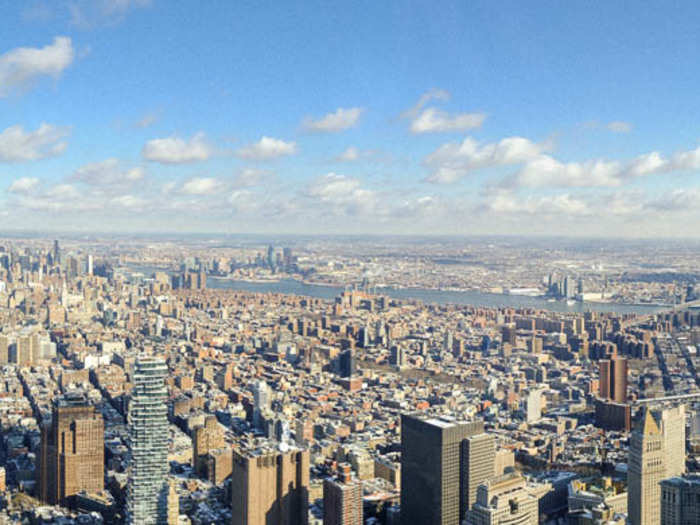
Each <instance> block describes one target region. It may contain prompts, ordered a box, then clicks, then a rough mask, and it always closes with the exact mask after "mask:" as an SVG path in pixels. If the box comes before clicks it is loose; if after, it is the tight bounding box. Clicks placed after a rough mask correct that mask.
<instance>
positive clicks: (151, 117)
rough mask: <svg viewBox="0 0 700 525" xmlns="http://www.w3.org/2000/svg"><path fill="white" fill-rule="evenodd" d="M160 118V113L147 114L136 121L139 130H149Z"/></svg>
mask: <svg viewBox="0 0 700 525" xmlns="http://www.w3.org/2000/svg"><path fill="white" fill-rule="evenodd" d="M158 118H159V115H158V113H154V112H150V113H146V114H145V115H144V116H143V117H141V118H140V119H139V120H137V121H136V123H135V125H136V127H137V128H142V129H143V128H148V127H151V126H152V125H153V124H155V123H156V122H157V121H158Z"/></svg>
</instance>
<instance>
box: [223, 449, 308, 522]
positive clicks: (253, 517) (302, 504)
mask: <svg viewBox="0 0 700 525" xmlns="http://www.w3.org/2000/svg"><path fill="white" fill-rule="evenodd" d="M309 475H310V466H309V451H308V450H300V449H297V448H292V449H287V447H286V446H284V445H280V447H279V449H272V448H270V449H265V448H257V449H252V450H234V451H233V470H232V472H231V516H232V520H231V523H232V525H268V524H271V523H274V524H275V525H307V524H308V513H309Z"/></svg>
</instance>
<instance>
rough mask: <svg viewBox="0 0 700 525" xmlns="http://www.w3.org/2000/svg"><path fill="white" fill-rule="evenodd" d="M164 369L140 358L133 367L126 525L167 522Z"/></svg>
mask: <svg viewBox="0 0 700 525" xmlns="http://www.w3.org/2000/svg"><path fill="white" fill-rule="evenodd" d="M167 374H168V367H167V366H166V364H165V362H163V360H161V359H156V358H152V357H145V358H144V357H142V358H139V359H137V360H136V363H135V366H134V381H133V383H134V384H133V390H132V392H131V400H130V402H129V413H128V424H129V479H128V494H127V510H126V516H127V523H129V524H132V525H137V524H138V525H151V524H161V523H167V520H168V492H169V487H168V483H167V474H168V471H169V465H168V443H169V439H170V437H169V429H168V412H167V405H166V402H167V399H168V390H167V388H166V386H165V378H166V376H167Z"/></svg>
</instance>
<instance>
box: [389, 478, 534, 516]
mask: <svg viewBox="0 0 700 525" xmlns="http://www.w3.org/2000/svg"><path fill="white" fill-rule="evenodd" d="M402 514H403V509H402ZM538 523H539V496H538V493H537V492H536V491H535V490H533V489H532V488H530V487H528V486H527V483H526V482H525V479H523V477H522V476H521V475H520V474H519V473H517V472H509V473H507V474H504V475H503V476H499V477H497V478H493V479H491V480H489V481H487V482H485V483H482V484H481V485H479V487H478V489H477V492H476V502H475V503H474V506H473V507H472V508H471V509H470V510H469V512H467V516H466V524H467V525H501V524H518V525H538Z"/></svg>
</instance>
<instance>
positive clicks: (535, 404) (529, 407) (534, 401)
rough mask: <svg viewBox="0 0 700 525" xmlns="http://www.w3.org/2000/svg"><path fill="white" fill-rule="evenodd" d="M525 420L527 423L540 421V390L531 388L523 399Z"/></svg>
mask: <svg viewBox="0 0 700 525" xmlns="http://www.w3.org/2000/svg"><path fill="white" fill-rule="evenodd" d="M525 418H526V420H527V422H528V423H530V424H532V423H537V422H538V421H539V420H540V419H542V389H540V388H533V389H532V390H530V392H529V393H528V395H527V398H526V399H525Z"/></svg>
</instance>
